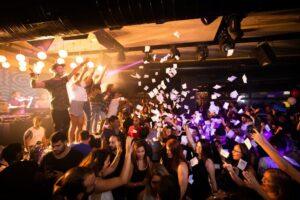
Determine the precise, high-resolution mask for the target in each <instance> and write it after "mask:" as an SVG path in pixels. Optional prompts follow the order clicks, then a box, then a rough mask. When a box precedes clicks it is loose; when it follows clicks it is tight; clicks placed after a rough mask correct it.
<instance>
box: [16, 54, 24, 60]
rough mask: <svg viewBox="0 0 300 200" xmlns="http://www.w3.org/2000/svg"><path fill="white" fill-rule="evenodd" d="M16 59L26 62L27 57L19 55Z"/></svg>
mask: <svg viewBox="0 0 300 200" xmlns="http://www.w3.org/2000/svg"><path fill="white" fill-rule="evenodd" d="M16 59H17V61H19V62H20V61H24V60H25V56H24V55H23V54H17V55H16Z"/></svg>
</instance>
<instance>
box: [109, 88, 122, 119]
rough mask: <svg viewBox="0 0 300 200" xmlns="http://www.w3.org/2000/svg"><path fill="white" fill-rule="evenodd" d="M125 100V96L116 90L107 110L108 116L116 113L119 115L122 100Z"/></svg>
mask: <svg viewBox="0 0 300 200" xmlns="http://www.w3.org/2000/svg"><path fill="white" fill-rule="evenodd" d="M123 100H125V99H124V97H121V93H119V92H115V95H114V98H113V99H112V100H111V101H110V103H109V106H108V111H107V116H106V117H107V118H110V117H111V116H113V115H115V116H118V109H119V105H120V101H123Z"/></svg>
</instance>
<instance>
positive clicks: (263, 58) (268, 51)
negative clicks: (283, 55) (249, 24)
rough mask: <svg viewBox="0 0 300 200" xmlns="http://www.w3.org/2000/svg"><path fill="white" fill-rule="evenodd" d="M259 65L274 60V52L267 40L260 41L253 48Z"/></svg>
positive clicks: (268, 63) (270, 62)
mask: <svg viewBox="0 0 300 200" xmlns="http://www.w3.org/2000/svg"><path fill="white" fill-rule="evenodd" d="M253 54H254V56H255V57H256V59H257V60H258V63H259V65H260V66H262V67H265V66H268V65H270V64H272V63H274V62H275V61H276V54H275V53H274V51H273V49H272V47H271V46H270V45H269V43H268V42H261V43H259V44H258V45H257V47H256V48H255V49H254V50H253Z"/></svg>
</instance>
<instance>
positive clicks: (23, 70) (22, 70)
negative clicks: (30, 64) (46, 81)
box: [19, 65, 27, 72]
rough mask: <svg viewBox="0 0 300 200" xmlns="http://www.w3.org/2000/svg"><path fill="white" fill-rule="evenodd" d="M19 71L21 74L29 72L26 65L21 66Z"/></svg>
mask: <svg viewBox="0 0 300 200" xmlns="http://www.w3.org/2000/svg"><path fill="white" fill-rule="evenodd" d="M19 70H20V71H21V72H25V71H26V70H27V68H26V65H25V66H22V65H20V66H19Z"/></svg>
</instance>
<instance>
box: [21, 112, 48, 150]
mask: <svg viewBox="0 0 300 200" xmlns="http://www.w3.org/2000/svg"><path fill="white" fill-rule="evenodd" d="M37 142H42V143H43V145H44V146H46V145H47V141H46V137H45V129H44V128H43V127H42V126H41V118H40V117H34V118H33V126H32V127H30V128H29V129H27V130H26V131H25V133H24V146H25V148H26V149H27V150H30V148H32V147H33V146H34V145H36V143H37Z"/></svg>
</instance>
